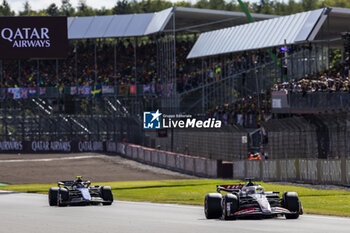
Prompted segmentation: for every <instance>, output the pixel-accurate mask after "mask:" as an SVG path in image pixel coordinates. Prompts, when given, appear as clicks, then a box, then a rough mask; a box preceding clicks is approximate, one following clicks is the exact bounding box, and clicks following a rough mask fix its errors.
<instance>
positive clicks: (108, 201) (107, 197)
mask: <svg viewBox="0 0 350 233" xmlns="http://www.w3.org/2000/svg"><path fill="white" fill-rule="evenodd" d="M101 195H102V198H103V200H104V201H105V202H103V203H102V204H103V205H112V202H113V193H112V189H111V187H110V186H103V187H101Z"/></svg>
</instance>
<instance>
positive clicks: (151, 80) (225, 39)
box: [0, 7, 350, 160]
mask: <svg viewBox="0 0 350 233" xmlns="http://www.w3.org/2000/svg"><path fill="white" fill-rule="evenodd" d="M253 17H254V18H255V20H256V21H257V22H254V23H249V24H248V20H247V18H246V16H245V15H244V14H243V13H240V12H225V11H216V10H203V9H193V8H181V7H180V8H179V7H173V8H169V9H166V10H163V11H161V12H155V13H151V14H132V15H113V16H94V17H74V18H69V19H68V37H69V39H70V45H69V46H70V53H69V56H68V58H67V59H65V60H4V61H2V62H1V64H0V65H1V67H0V68H1V70H2V72H0V73H1V96H2V98H1V112H2V114H1V119H0V121H1V123H0V124H1V126H0V137H1V140H2V141H13V140H15V141H33V140H35V141H67V140H71V141H86V140H87V141H122V140H126V141H128V142H133V143H136V144H143V145H151V146H153V147H155V146H160V147H161V148H163V149H164V148H165V149H167V150H172V151H176V152H181V153H188V154H194V155H201V156H206V157H210V158H212V157H213V156H217V157H216V159H222V160H232V159H241V158H244V153H246V152H247V151H248V150H249V149H250V147H256V146H261V144H264V143H265V144H267V142H263V140H262V138H263V137H262V136H261V132H262V129H263V128H264V130H265V129H266V132H267V134H270V135H274V136H271V138H270V139H271V140H270V141H269V143H268V145H263V150H265V151H266V152H268V153H269V154H270V155H271V158H276V157H277V154H283V156H288V155H289V154H295V153H296V151H295V149H294V148H295V144H293V143H292V142H291V140H293V137H290V132H292V131H293V130H294V131H295V132H294V131H293V133H294V134H293V135H303V137H305V138H306V140H308V141H309V142H310V143H311V144H313V145H316V144H317V145H318V151H319V152H317V153H313V152H312V151H313V150H312V149H311V148H308V150H303V151H307V152H305V154H304V155H303V156H305V157H322V158H325V157H330V156H335V154H334V153H335V152H334V153H333V152H332V150H331V149H327V150H326V151H327V152H326V153H324V151H325V150H323V149H322V148H321V147H323V145H322V146H321V142H322V140H328V142H327V143H328V144H327V145H331V144H332V143H331V142H330V140H333V139H331V138H332V137H327V136H322V137H321V136H315V135H326V134H327V133H324V134H319V133H317V132H319V131H322V127H323V126H324V125H325V123H324V121H325V119H328V118H327V117H320V116H316V115H309V116H306V115H305V114H307V113H311V114H315V113H319V112H325V111H332V110H335V109H337V110H344V109H345V108H347V106H349V103H348V102H349V101H347V100H348V99H349V98H348V97H347V94H348V93H346V92H349V86H348V83H349V80H346V79H349V78H350V77H349V75H346V70H349V68H348V66H347V65H346V64H345V62H346V57H347V56H348V55H349V54H346V53H345V51H344V43H347V42H346V41H347V40H346V39H345V40H344V38H345V37H344V36H343V37H342V33H344V32H347V30H348V26H347V22H348V20H349V17H350V10H349V9H342V8H327V9H319V10H314V11H309V12H303V13H298V14H294V15H289V16H283V17H277V16H271V15H261V14H255V15H254V14H253ZM343 35H344V34H343ZM345 48H346V46H345ZM335 49H340V50H341V51H342V52H340V53H339V54H341V55H342V56H341V57H340V59H339V61H337V62H336V64H338V65H337V66H334V67H332V64H333V63H334V59H332V53H333V52H334V50H335ZM338 73H340V74H339V75H338ZM346 76H347V78H346ZM299 79H301V80H299ZM329 79H331V80H329ZM336 79H337V80H336ZM334 80H335V81H334ZM325 82H326V83H325ZM321 90H322V93H321ZM330 91H332V92H335V94H334V93H329V92H330ZM340 92H342V93H340ZM305 93H307V97H306V98H305ZM339 93H340V94H339ZM311 94H312V95H311ZM330 95H332V97H330ZM340 99H341V101H340ZM324 100H327V101H328V103H327V105H326V104H324V102H322V101H324ZM320 103H322V104H320ZM155 109H160V110H161V112H163V113H180V112H183V113H191V114H193V115H198V116H203V115H204V116H211V117H213V118H216V119H220V120H222V122H223V123H224V125H225V127H224V129H223V130H222V132H221V133H219V132H218V131H215V133H217V134H215V135H217V137H216V139H215V140H217V141H216V143H215V144H214V145H212V146H211V147H210V148H207V147H203V146H201V145H202V144H201V142H200V140H197V139H198V138H200V136H199V135H198V134H201V133H200V132H196V131H194V132H188V133H184V132H177V131H176V130H174V131H175V132H172V136H171V137H166V138H159V137H157V132H152V131H149V132H147V134H145V132H144V131H143V130H142V121H141V120H142V118H141V117H142V113H143V111H145V110H155ZM296 114H297V115H296ZM300 114H303V115H300ZM286 117H289V118H293V117H299V118H298V119H294V118H293V119H292V120H289V118H287V119H283V120H280V119H281V118H286ZM337 119H342V118H341V117H338V118H337ZM305 122H307V123H308V124H310V125H311V126H309V127H305V124H306V123H305ZM293 124H299V125H300V126H295V127H294V126H293ZM276 125H281V129H283V130H281V131H278V129H276V127H275V126H276ZM262 127H263V128H262ZM306 129H307V131H303V130H306ZM331 129H334V130H337V127H335V126H332V127H329V130H331ZM296 131H297V132H296ZM338 132H339V131H338ZM343 133H347V131H344V132H343ZM279 134H281V135H283V136H280V137H279V136H278V135H279ZM339 134H340V133H339ZM174 135H175V136H174ZM205 135H206V134H203V135H201V137H202V138H203V140H205V141H207V142H209V141H210V137H211V136H210V135H209V134H208V135H207V136H205ZM232 135H234V136H232ZM247 136H248V138H249V140H248V141H249V143H247V140H246V139H243V138H246V137H247ZM173 137H176V140H174V139H173ZM336 137H338V136H334V138H336ZM180 138H181V140H180ZM239 138H241V139H242V140H239ZM229 139H232V140H234V141H235V142H234V143H235V144H234V145H235V146H232V147H230V146H227V145H226V144H227V143H230V141H229ZM279 139H281V140H285V141H286V143H280V141H279ZM223 142H225V143H223ZM186 143H187V144H186ZM184 144H186V145H184ZM225 145H226V146H225ZM285 145H290V146H288V147H286V146H285ZM281 147H283V150H282V149H281ZM305 147H307V145H305ZM205 148H207V150H205ZM286 148H289V149H286ZM288 150H289V151H288ZM337 153H338V152H337ZM218 156H219V157H218Z"/></svg>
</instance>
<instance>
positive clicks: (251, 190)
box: [246, 187, 255, 194]
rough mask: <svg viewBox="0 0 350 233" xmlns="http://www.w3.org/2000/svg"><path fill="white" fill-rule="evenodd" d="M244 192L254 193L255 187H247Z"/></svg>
mask: <svg viewBox="0 0 350 233" xmlns="http://www.w3.org/2000/svg"><path fill="white" fill-rule="evenodd" d="M246 193H247V194H254V193H255V187H247V189H246Z"/></svg>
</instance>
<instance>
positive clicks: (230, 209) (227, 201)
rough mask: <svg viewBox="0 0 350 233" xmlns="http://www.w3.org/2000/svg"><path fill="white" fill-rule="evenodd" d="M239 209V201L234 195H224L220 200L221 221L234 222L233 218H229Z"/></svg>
mask: <svg viewBox="0 0 350 233" xmlns="http://www.w3.org/2000/svg"><path fill="white" fill-rule="evenodd" d="M238 208H239V201H238V198H237V196H236V195H234V194H232V193H228V194H225V196H224V197H223V199H222V219H224V220H234V219H236V217H235V216H231V213H232V214H233V213H235V212H236V211H237V210H238Z"/></svg>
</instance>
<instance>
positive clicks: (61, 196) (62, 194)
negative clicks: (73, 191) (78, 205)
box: [57, 188, 69, 206]
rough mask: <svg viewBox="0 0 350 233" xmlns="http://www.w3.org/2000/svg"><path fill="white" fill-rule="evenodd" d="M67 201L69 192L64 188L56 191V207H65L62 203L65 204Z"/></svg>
mask: <svg viewBox="0 0 350 233" xmlns="http://www.w3.org/2000/svg"><path fill="white" fill-rule="evenodd" d="M68 199H69V191H68V190H67V189H65V188H59V189H58V195H57V205H58V206H67V204H65V203H64V202H67V201H68Z"/></svg>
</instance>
